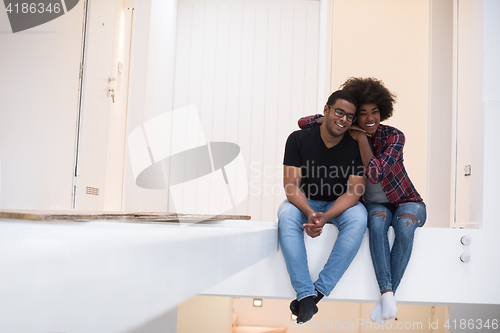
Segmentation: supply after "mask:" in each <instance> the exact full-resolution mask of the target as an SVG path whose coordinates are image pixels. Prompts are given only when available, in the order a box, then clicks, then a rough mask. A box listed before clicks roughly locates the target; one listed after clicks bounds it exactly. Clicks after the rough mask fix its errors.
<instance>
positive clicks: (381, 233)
mask: <svg viewBox="0 0 500 333" xmlns="http://www.w3.org/2000/svg"><path fill="white" fill-rule="evenodd" d="M365 206H366V210H367V211H368V230H369V239H370V243H369V245H370V253H371V257H372V262H373V269H374V270H375V275H376V277H377V282H378V285H379V289H380V291H381V292H382V291H384V290H386V289H392V279H391V262H390V260H391V259H390V258H391V249H390V247H389V239H388V238H387V230H389V226H390V225H391V221H392V213H391V211H390V210H389V209H388V208H387V207H385V206H384V205H381V204H377V203H371V202H368V203H366V204H365Z"/></svg>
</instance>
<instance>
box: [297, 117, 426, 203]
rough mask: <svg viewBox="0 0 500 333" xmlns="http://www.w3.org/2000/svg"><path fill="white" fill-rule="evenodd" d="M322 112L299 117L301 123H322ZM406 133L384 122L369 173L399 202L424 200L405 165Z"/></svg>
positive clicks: (390, 198)
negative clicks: (320, 120)
mask: <svg viewBox="0 0 500 333" xmlns="http://www.w3.org/2000/svg"><path fill="white" fill-rule="evenodd" d="M320 117H322V115H320V114H317V115H314V116H309V117H303V118H300V119H299V127H300V128H302V129H304V128H309V127H312V126H315V125H319V123H318V122H317V121H316V120H317V119H318V118H320ZM404 144H405V136H404V134H403V132H401V131H400V130H398V129H397V128H394V127H391V126H386V125H382V124H380V125H379V127H378V128H377V132H376V133H375V138H374V140H373V147H374V150H375V155H374V156H373V157H372V158H371V160H370V162H369V163H368V167H367V168H366V176H367V177H368V179H369V180H370V181H371V182H372V183H373V184H376V183H381V184H382V188H383V189H384V193H385V195H386V196H387V199H388V200H389V201H390V202H391V203H392V204H395V205H400V204H402V203H404V202H410V201H414V202H422V201H423V200H422V198H421V197H420V195H419V194H418V192H417V190H416V189H415V187H414V186H413V184H412V182H411V180H410V177H408V174H407V173H406V170H405V167H404V165H403V146H404Z"/></svg>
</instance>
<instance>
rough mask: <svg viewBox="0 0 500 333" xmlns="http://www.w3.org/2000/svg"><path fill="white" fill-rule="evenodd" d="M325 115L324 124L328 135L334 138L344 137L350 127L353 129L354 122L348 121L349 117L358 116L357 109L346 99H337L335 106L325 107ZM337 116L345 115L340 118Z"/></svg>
mask: <svg viewBox="0 0 500 333" xmlns="http://www.w3.org/2000/svg"><path fill="white" fill-rule="evenodd" d="M344 113H345V114H344ZM324 114H325V120H324V121H323V123H324V124H325V126H326V129H327V131H328V133H329V134H330V135H331V136H333V137H339V136H342V135H344V133H345V132H346V131H347V130H348V129H349V127H351V125H352V122H350V121H349V120H347V115H352V116H354V115H355V114H356V107H355V106H354V104H352V103H351V102H348V101H346V100H345V99H337V101H336V102H335V104H334V105H330V106H328V105H325V108H324ZM337 114H343V115H342V117H340V116H338V115H337Z"/></svg>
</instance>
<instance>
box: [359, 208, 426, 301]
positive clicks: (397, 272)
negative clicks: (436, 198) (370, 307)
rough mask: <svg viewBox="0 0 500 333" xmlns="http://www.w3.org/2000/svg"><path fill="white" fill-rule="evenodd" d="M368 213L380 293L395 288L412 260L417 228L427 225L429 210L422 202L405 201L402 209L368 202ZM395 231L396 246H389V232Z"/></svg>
mask: <svg viewBox="0 0 500 333" xmlns="http://www.w3.org/2000/svg"><path fill="white" fill-rule="evenodd" d="M365 206H366V210H367V211H368V229H369V238H370V253H371V256H372V262H373V268H374V269H375V275H376V276H377V281H378V285H379V288H380V291H382V290H386V289H392V291H393V292H396V289H397V288H398V286H399V283H400V282H401V278H402V277H403V274H404V272H405V270H406V266H408V262H409V261H410V256H411V250H412V248H413V237H414V235H415V229H417V228H418V227H421V226H423V225H424V223H425V220H426V218H427V211H426V207H425V204H424V203H423V202H406V203H403V204H401V205H399V207H396V206H393V205H390V204H388V205H384V204H379V203H374V202H367V203H365ZM391 225H392V227H393V228H394V234H395V238H394V244H393V245H392V250H391V249H390V247H389V239H388V238H387V231H388V230H389V226H391Z"/></svg>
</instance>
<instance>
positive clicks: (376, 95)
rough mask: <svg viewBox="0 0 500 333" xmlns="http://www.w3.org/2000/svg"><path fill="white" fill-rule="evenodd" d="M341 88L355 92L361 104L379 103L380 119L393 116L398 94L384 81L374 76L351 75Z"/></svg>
mask: <svg viewBox="0 0 500 333" xmlns="http://www.w3.org/2000/svg"><path fill="white" fill-rule="evenodd" d="M340 89H344V90H347V91H348V92H350V93H351V94H353V95H354V97H355V98H356V100H357V101H358V105H359V106H361V105H362V104H369V103H370V104H375V105H377V107H378V109H379V112H380V121H384V120H386V119H389V118H390V117H391V116H392V111H393V104H394V103H395V102H396V95H395V94H394V93H392V92H390V91H389V89H387V88H386V87H385V86H384V83H383V82H382V81H380V80H377V79H375V78H373V77H368V78H360V77H350V78H348V79H347V81H345V82H344V84H342V85H341V86H340Z"/></svg>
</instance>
